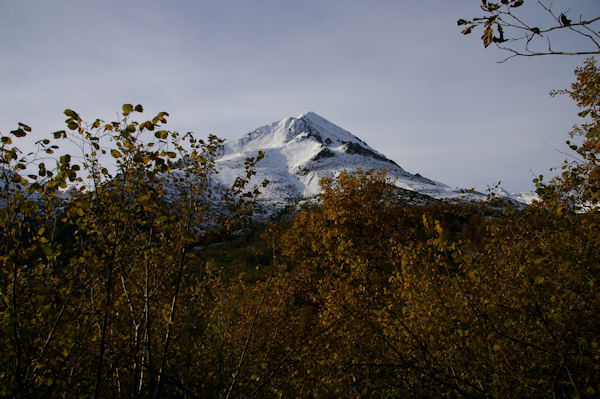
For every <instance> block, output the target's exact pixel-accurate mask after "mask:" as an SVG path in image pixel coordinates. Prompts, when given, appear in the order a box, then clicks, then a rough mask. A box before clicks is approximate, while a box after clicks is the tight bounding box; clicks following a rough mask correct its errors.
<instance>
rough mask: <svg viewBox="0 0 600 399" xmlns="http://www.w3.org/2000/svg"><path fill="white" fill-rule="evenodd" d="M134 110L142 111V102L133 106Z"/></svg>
mask: <svg viewBox="0 0 600 399" xmlns="http://www.w3.org/2000/svg"><path fill="white" fill-rule="evenodd" d="M135 111H136V112H144V108H143V107H142V104H138V105H136V106H135Z"/></svg>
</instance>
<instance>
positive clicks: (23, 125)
mask: <svg viewBox="0 0 600 399" xmlns="http://www.w3.org/2000/svg"><path fill="white" fill-rule="evenodd" d="M19 127H21V128H22V129H23V130H25V131H28V132H31V128H30V127H29V126H27V125H26V124H24V123H21V122H19Z"/></svg>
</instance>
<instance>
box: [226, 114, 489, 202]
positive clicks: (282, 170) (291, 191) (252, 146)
mask: <svg viewBox="0 0 600 399" xmlns="http://www.w3.org/2000/svg"><path fill="white" fill-rule="evenodd" d="M258 151H264V153H265V157H264V159H262V160H261V161H260V162H259V163H258V167H257V174H256V176H255V177H254V178H253V179H254V182H253V183H254V184H260V182H262V181H263V180H264V179H266V180H269V181H270V183H269V185H268V186H267V187H266V188H264V189H261V191H262V194H261V197H260V202H261V205H262V206H263V207H266V208H271V209H272V210H277V209H281V208H283V207H285V206H287V205H291V204H293V203H295V202H296V201H298V200H300V199H302V198H307V197H311V196H314V195H315V194H317V193H318V192H319V191H320V187H319V180H320V179H321V178H323V177H335V176H336V175H338V174H339V173H340V172H341V171H343V170H348V171H354V170H356V169H357V168H362V169H363V170H369V169H379V170H388V176H389V177H390V180H391V181H392V182H393V184H395V185H396V186H397V187H399V188H401V189H404V190H408V191H412V192H417V193H420V194H423V195H426V196H428V197H432V198H434V199H449V200H460V199H464V200H483V199H485V195H484V194H482V193H479V192H475V191H471V190H464V189H458V188H452V187H448V186H447V185H445V184H442V183H439V182H436V181H433V180H430V179H427V178H425V177H423V176H421V175H419V174H415V175H413V174H411V173H408V172H406V171H405V170H404V169H402V168H401V167H400V166H399V165H398V164H397V163H396V162H394V161H392V160H391V159H388V158H387V157H386V156H385V155H383V154H381V153H379V152H377V151H376V150H374V149H373V148H371V147H370V146H369V145H368V144H367V143H365V142H364V141H363V140H361V139H360V138H358V137H356V136H354V135H353V134H351V133H349V132H347V131H346V130H344V129H342V128H341V127H339V126H337V125H335V124H333V123H331V122H329V121H328V120H326V119H324V118H322V117H321V116H319V115H317V114H316V113H314V112H308V113H306V114H303V115H300V116H298V117H296V118H293V117H291V118H286V119H282V120H280V121H279V122H275V123H272V124H270V125H265V126H262V127H259V128H257V129H255V130H253V131H251V132H249V133H246V134H245V135H243V136H242V137H240V138H239V139H237V140H231V141H227V142H226V143H225V153H224V156H223V157H222V158H221V159H219V160H218V170H219V174H218V175H217V178H218V180H219V181H220V182H221V183H222V184H224V185H231V184H232V183H233V181H234V179H235V178H236V176H239V175H240V174H241V172H242V171H243V169H244V160H245V159H246V158H247V157H255V156H256V155H257V153H258ZM263 212H266V213H270V212H269V210H266V211H265V210H264V209H263Z"/></svg>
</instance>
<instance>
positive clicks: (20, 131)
mask: <svg viewBox="0 0 600 399" xmlns="http://www.w3.org/2000/svg"><path fill="white" fill-rule="evenodd" d="M11 133H12V134H13V135H14V136H15V137H25V136H27V133H26V132H25V130H23V129H17V130H13V131H12V132H11Z"/></svg>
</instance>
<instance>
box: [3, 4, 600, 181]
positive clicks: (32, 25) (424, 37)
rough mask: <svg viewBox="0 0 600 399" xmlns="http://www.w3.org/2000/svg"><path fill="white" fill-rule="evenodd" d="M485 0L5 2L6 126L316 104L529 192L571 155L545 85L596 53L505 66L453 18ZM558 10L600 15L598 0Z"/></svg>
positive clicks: (47, 128) (383, 148)
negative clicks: (138, 108)
mask: <svg viewBox="0 0 600 399" xmlns="http://www.w3.org/2000/svg"><path fill="white" fill-rule="evenodd" d="M529 2H530V3H531V1H529ZM479 4H480V2H479V1H478V0H420V1H398V0H389V1H388V0H370V1H366V0H365V1H357V0H336V1H333V0H303V1H293V0H268V1H266V0H265V1H263V0H254V1H247V0H237V1H233V0H221V1H214V0H212V1H203V0H196V1H191V0H173V1H169V2H167V1H155V0H148V1H126V2H124V1H114V0H103V1H86V0H72V1H66V0H65V1H62V0H53V1H42V0H39V1H32V0H0V49H1V50H0V51H1V54H2V55H1V56H0V132H4V133H7V132H8V131H10V130H12V129H14V128H15V127H16V126H17V123H18V122H23V123H27V124H29V125H30V126H31V127H32V128H33V133H32V134H31V139H32V140H33V139H41V138H45V137H47V136H48V135H49V133H50V132H53V131H56V130H60V129H64V128H65V127H64V119H65V116H64V115H63V114H62V112H63V110H64V109H65V108H71V109H73V110H75V111H77V112H78V113H79V114H80V115H81V116H82V118H83V119H84V120H88V121H93V120H94V119H96V118H101V119H103V120H107V121H110V120H114V119H115V118H117V116H118V113H119V111H120V108H121V105H122V104H124V103H133V104H138V103H140V104H142V105H143V106H144V108H145V113H144V114H145V115H146V116H148V117H149V116H153V114H155V113H157V112H160V111H167V112H168V113H169V114H170V119H169V123H168V125H167V127H168V128H169V129H171V130H177V131H180V132H187V131H193V132H194V133H195V135H196V136H198V137H204V136H207V135H208V134H209V133H212V134H215V135H217V136H219V137H222V138H225V139H233V138H237V137H239V136H241V135H242V134H244V133H246V132H248V131H251V130H253V129H254V128H256V127H259V126H262V125H265V124H269V123H272V122H274V121H277V120H280V119H283V118H286V117H289V116H298V115H300V114H302V113H305V112H307V111H309V110H312V111H314V112H316V113H318V114H319V115H321V116H322V117H324V118H326V119H328V120H330V121H331V122H333V123H335V124H337V125H339V126H340V127H342V128H344V129H346V130H348V131H350V132H351V133H353V134H355V135H356V136H358V137H360V138H361V139H363V140H364V141H366V142H367V143H368V144H369V145H370V146H371V147H373V148H374V149H376V150H377V151H379V152H381V153H383V154H385V155H386V156H387V157H389V158H391V159H393V160H394V161H396V162H397V163H398V164H399V165H400V166H402V167H403V168H404V169H405V170H407V171H409V172H411V173H420V174H421V175H423V176H426V177H428V178H431V179H434V180H437V181H440V182H443V183H445V184H448V185H450V186H455V187H462V188H471V187H474V188H476V189H478V190H481V191H485V189H486V187H488V186H492V185H494V184H496V183H497V182H498V181H501V185H502V186H503V187H504V188H505V189H506V190H508V191H511V192H517V191H530V190H532V189H533V188H534V187H533V183H532V179H533V178H534V177H536V176H538V175H539V174H544V175H545V176H551V175H552V172H549V169H550V168H551V167H556V166H560V165H561V164H562V162H563V160H564V159H565V158H566V155H565V154H564V152H568V149H567V147H566V145H565V143H564V142H565V140H566V139H567V138H568V131H569V130H570V128H571V127H572V125H573V124H574V123H577V122H578V118H577V109H576V107H575V105H574V104H573V102H572V101H571V100H570V99H569V98H568V97H566V96H563V97H558V98H551V97H550V96H549V95H548V93H549V91H550V90H552V89H562V88H568V87H569V85H570V83H571V82H572V81H573V80H574V75H573V70H574V69H575V67H577V66H578V65H581V64H582V63H583V62H584V60H585V57H583V56H566V57H565V56H563V57H527V58H514V59H512V60H510V61H507V62H505V63H498V61H500V60H502V59H503V58H505V57H506V56H507V54H506V53H504V52H502V51H501V50H499V49H496V48H493V47H492V46H490V47H489V48H488V49H484V48H483V46H482V44H481V41H480V39H479V36H480V34H481V33H480V32H479V31H477V32H474V33H473V34H472V35H469V36H462V35H461V34H460V28H459V27H458V26H457V25H456V20H457V19H459V18H471V17H475V16H479V15H480V14H481V11H480V9H479ZM554 9H556V10H558V11H559V12H562V11H567V10H570V11H569V13H570V14H568V15H570V16H571V15H573V16H576V17H577V16H578V15H580V14H583V15H585V16H587V17H596V16H599V15H600V1H598V0H555V1H554ZM523 13H524V16H526V17H529V18H531V19H532V20H533V21H537V20H539V21H540V23H541V22H542V21H543V20H544V17H545V16H543V15H541V14H540V13H539V12H538V10H537V9H534V8H531V9H527V8H526V7H525V6H524V7H523ZM595 28H596V30H600V26H598V24H597V25H596V26H595ZM559 40H560V41H559ZM571 40H573V41H571ZM556 44H557V45H559V44H564V45H565V46H567V47H574V46H577V45H579V43H578V42H577V41H575V40H574V39H570V38H568V37H566V38H558V39H557V43H556ZM29 145H31V142H30V144H29Z"/></svg>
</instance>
